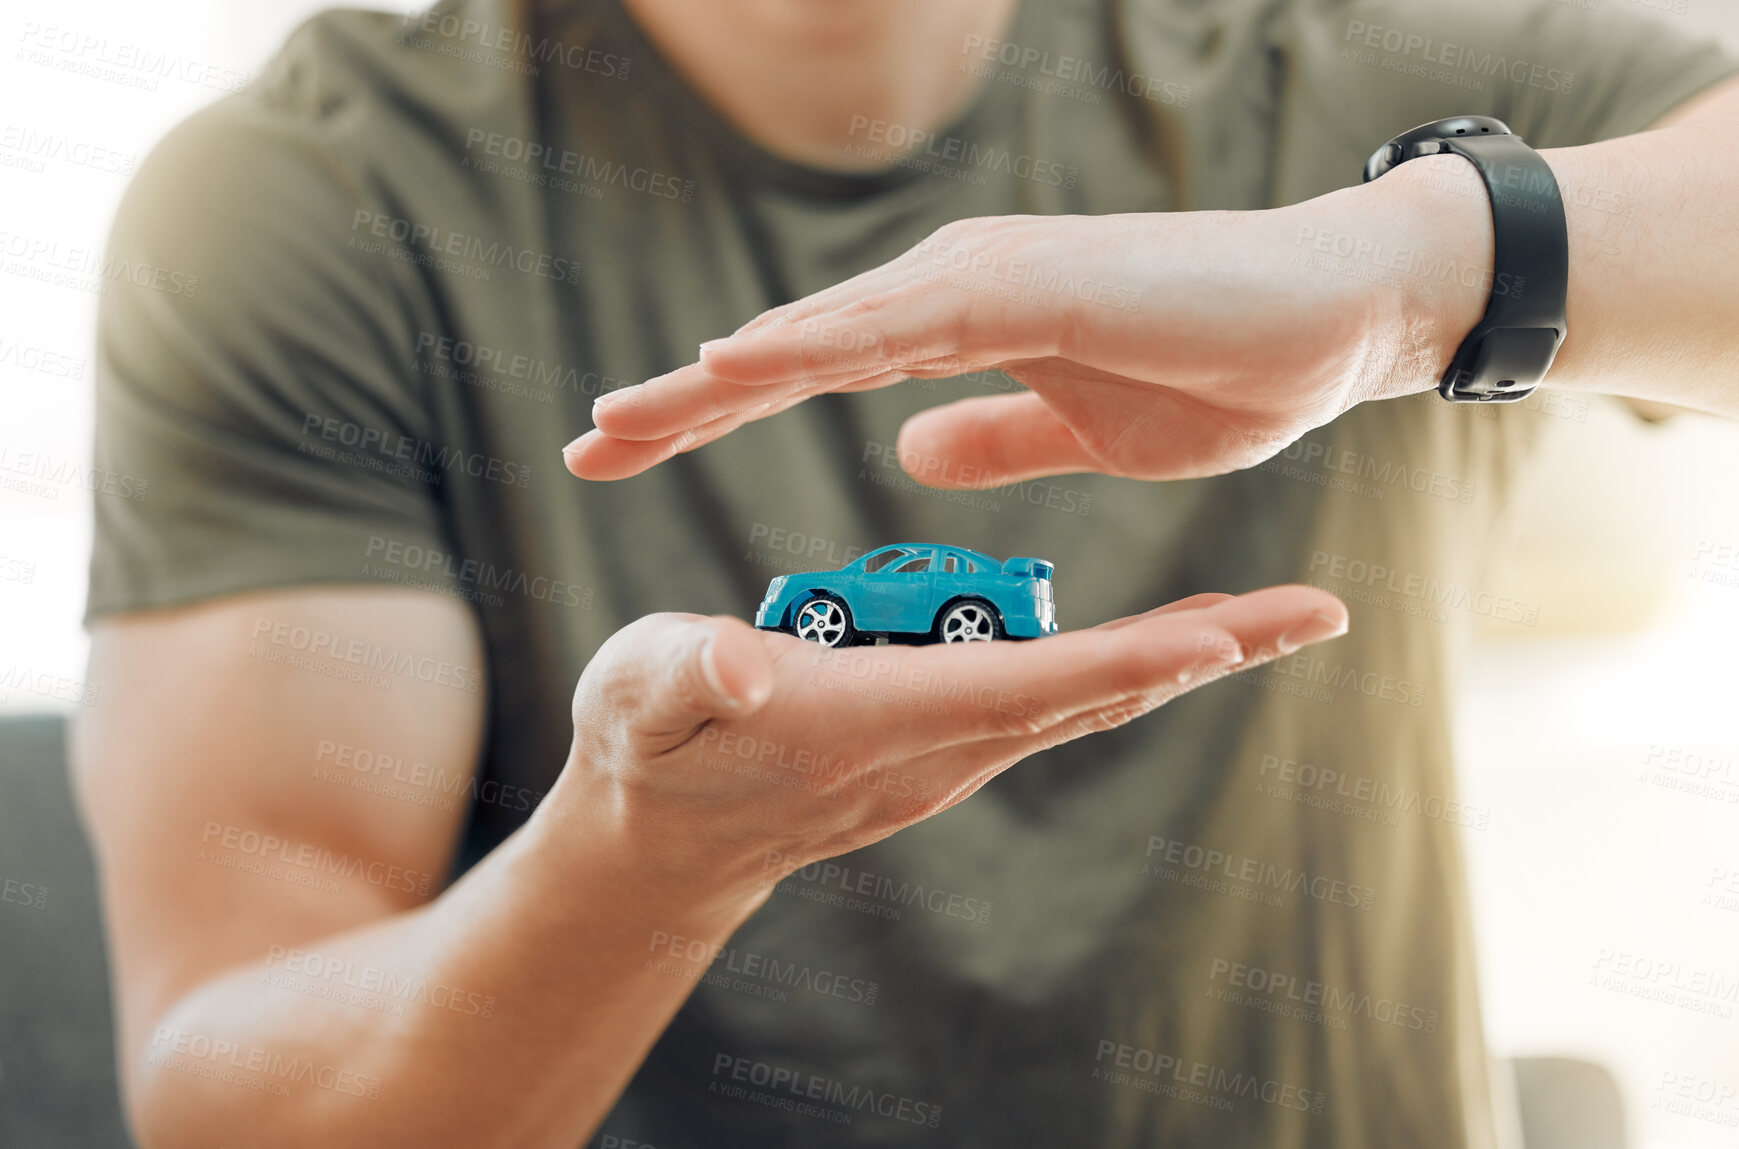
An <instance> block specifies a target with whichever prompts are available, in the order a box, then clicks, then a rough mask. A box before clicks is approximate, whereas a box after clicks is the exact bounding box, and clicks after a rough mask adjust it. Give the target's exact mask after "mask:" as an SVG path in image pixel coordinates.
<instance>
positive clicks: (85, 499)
mask: <svg viewBox="0 0 1739 1149" xmlns="http://www.w3.org/2000/svg"><path fill="white" fill-rule="evenodd" d="M1597 2H1598V3H1604V4H1612V5H1614V6H1625V5H1628V6H1631V7H1635V6H1638V4H1639V3H1640V0H1597ZM324 6H325V5H321V4H317V3H313V2H309V0H247V2H245V3H244V2H243V0H157V2H156V3H153V4H151V5H149V6H142V5H138V4H133V3H119V2H115V0H59V2H57V3H54V4H48V3H45V2H30V0H25V2H13V3H9V4H7V5H6V6H5V9H4V14H3V15H0V37H4V40H5V45H6V48H5V55H4V59H5V61H6V62H5V64H4V66H3V67H0V109H4V110H3V111H0V204H3V205H4V212H0V714H5V713H30V712H38V713H40V712H48V711H61V712H70V711H71V710H72V709H73V708H74V706H75V705H76V703H77V700H78V699H79V698H80V696H81V695H82V692H83V683H82V678H83V667H84V659H85V650H86V638H85V635H84V634H83V632H82V631H81V629H80V625H79V617H80V613H81V611H82V607H83V600H84V589H85V563H86V558H87V554H88V548H89V540H90V500H91V497H92V496H91V494H90V493H89V492H88V490H87V489H86V484H87V479H86V478H85V476H86V475H87V474H88V470H87V466H88V456H89V439H90V428H91V389H90V385H91V371H92V359H93V355H92V338H93V336H92V332H93V328H94V321H95V315H96V304H97V296H96V294H94V291H95V284H96V283H98V282H100V279H99V278H98V277H96V276H95V275H94V274H93V273H92V271H91V270H90V267H91V264H92V261H100V258H101V252H102V248H103V243H104V239H105V236H106V234H107V229H108V223H109V219H110V217H111V215H112V214H113V211H114V208H115V205H116V202H117V200H118V198H119V196H120V195H121V192H122V190H123V189H124V188H125V186H126V182H127V177H128V174H129V173H130V172H131V171H132V169H133V167H134V166H135V165H136V164H137V162H138V161H139V159H141V158H142V157H143V156H144V154H145V153H146V152H148V151H149V149H150V148H151V146H152V144H153V143H154V142H155V141H156V140H157V139H158V138H159V137H160V136H161V135H162V134H163V133H164V132H166V131H167V130H168V129H169V128H170V127H172V126H173V125H174V124H175V123H176V122H178V121H179V120H181V119H182V118H183V117H184V116H186V115H187V114H188V113H189V112H191V111H192V110H193V109H194V108H196V107H199V106H200V105H202V104H204V103H207V102H209V101H211V100H214V99H217V98H220V97H221V96H222V95H223V94H224V93H225V92H226V91H227V90H231V89H233V88H234V87H236V86H237V85H238V84H240V83H242V82H245V80H246V78H247V77H248V76H250V75H251V74H252V73H253V72H254V71H256V70H257V69H258V67H259V66H260V64H261V63H262V62H263V61H264V60H265V59H266V57H267V56H268V55H269V54H270V53H271V52H272V51H273V49H274V48H275V47H276V46H277V44H278V43H279V42H280V41H281V40H282V39H283V37H284V36H285V35H286V34H287V33H288V32H289V31H290V30H291V29H292V28H293V27H294V26H295V25H296V24H297V23H298V22H300V21H301V20H302V19H303V18H304V17H305V16H307V15H308V14H310V13H312V12H313V11H315V10H316V9H318V8H320V7H324ZM379 6H380V7H384V8H388V9H391V10H394V11H399V12H403V11H409V10H411V8H413V7H417V6H416V5H400V6H395V5H392V4H385V5H379ZM1575 6H1576V7H1583V8H1588V7H1593V4H1592V3H1584V2H1582V0H1577V3H1576V4H1575ZM1641 6H1642V7H1647V8H1651V9H1656V10H1658V11H1659V12H1660V18H1662V19H1666V20H1685V21H1690V22H1693V23H1694V24H1697V25H1700V26H1704V27H1708V28H1711V29H1714V30H1716V31H1717V32H1719V33H1721V34H1722V35H1724V36H1725V37H1726V38H1727V41H1728V43H1729V45H1730V46H1731V47H1732V48H1733V50H1735V51H1739V3H1735V2H1734V0H1647V2H1646V3H1641ZM45 43H47V44H51V45H53V47H52V48H50V49H45V48H44V47H43V45H44V44H45ZM98 266H100V264H98ZM1496 414H1498V413H1496V412H1480V413H1477V415H1476V417H1477V416H1492V415H1496ZM1503 414H1505V415H1511V414H1514V415H1515V416H1516V417H1525V418H1531V419H1538V420H1540V421H1541V423H1542V424H1543V425H1544V426H1545V427H1546V429H1547V440H1546V447H1545V450H1544V451H1543V452H1542V453H1541V455H1540V457H1539V459H1538V460H1537V462H1536V463H1535V465H1534V467H1533V471H1532V473H1531V474H1530V476H1529V477H1528V481H1527V482H1526V483H1525V484H1524V485H1523V491H1522V495H1521V498H1520V500H1519V502H1518V504H1517V506H1516V507H1515V513H1514V514H1513V515H1512V517H1511V521H1510V526H1509V536H1510V537H1509V539H1508V547H1507V552H1506V553H1507V555H1508V557H1507V559H1506V560H1505V562H1504V563H1503V564H1502V565H1501V567H1499V568H1498V569H1496V570H1493V571H1491V572H1490V575H1489V578H1488V581H1487V583H1486V586H1485V588H1484V589H1486V590H1488V591H1491V592H1493V593H1496V594H1500V595H1505V596H1507V597H1509V598H1511V599H1513V600H1515V601H1517V602H1519V603H1522V604H1526V605H1527V606H1528V608H1529V610H1530V611H1532V610H1533V609H1534V608H1537V615H1536V624H1535V625H1533V626H1526V625H1518V624H1515V623H1504V622H1495V621H1493V622H1486V623H1484V624H1483V629H1482V630H1481V631H1480V632H1479V634H1478V638H1477V641H1476V642H1475V643H1474V645H1473V646H1472V648H1471V649H1470V650H1469V651H1468V652H1467V657H1466V659H1465V662H1464V667H1463V681H1462V683H1461V704H1460V712H1459V714H1460V717H1459V728H1458V738H1459V748H1460V756H1461V760H1462V770H1463V797H1464V798H1465V800H1466V801H1468V802H1469V803H1471V804H1473V805H1474V806H1476V807H1480V808H1484V809H1488V810H1489V811H1490V816H1489V819H1488V820H1487V821H1486V824H1485V826H1484V828H1483V829H1469V830H1468V831H1466V842H1467V850H1468V857H1469V862H1470V868H1471V874H1472V882H1473V900H1474V908H1475V914H1476V918H1477V921H1478V924H1479V936H1478V942H1479V945H1480V953H1481V964H1482V972H1483V977H1484V993H1485V1008H1486V1014H1487V1018H1488V1026H1489V1031H1490V1036H1491V1039H1492V1043H1493V1046H1494V1052H1495V1053H1497V1054H1499V1055H1500V1056H1504V1057H1517V1056H1549V1055H1564V1056H1574V1057H1582V1058H1587V1059H1590V1060H1594V1061H1598V1062H1600V1063H1602V1064H1604V1065H1606V1066H1607V1067H1609V1068H1610V1069H1611V1070H1612V1071H1613V1072H1614V1074H1615V1075H1616V1076H1617V1078H1618V1081H1619V1084H1620V1086H1621V1089H1622V1091H1623V1095H1624V1099H1625V1103H1626V1109H1627V1113H1628V1124H1629V1134H1630V1138H1631V1143H1632V1144H1634V1145H1639V1146H1643V1147H1645V1149H1677V1147H1685V1149H1689V1147H1693V1146H1695V1147H1703V1146H1739V1019H1736V1018H1735V1017H1734V1014H1735V1013H1739V425H1732V424H1726V423H1722V422H1720V421H1717V420H1714V419H1710V418H1706V417H1703V416H1697V415H1684V416H1679V417H1676V418H1673V419H1670V420H1667V421H1664V422H1661V423H1658V424H1647V423H1643V422H1641V421H1639V420H1638V419H1636V418H1635V417H1633V416H1632V415H1631V414H1630V413H1629V412H1627V411H1625V410H1623V409H1622V408H1620V407H1619V406H1618V405H1616V404H1612V403H1607V402H1603V401H1593V402H1587V401H1583V400H1580V399H1576V400H1573V401H1568V402H1553V403H1540V404H1536V405H1535V406H1534V407H1533V409H1532V410H1529V411H1526V412H1525V413H1523V412H1504V413H1503ZM0 765H3V764H0ZM5 965H6V959H5V954H4V953H3V952H0V980H4V978H5V976H6V968H5ZM14 1037H15V1035H9V1034H6V1033H4V1032H0V1094H3V1093H4V1091H5V1089H6V1076H5V1063H6V1061H7V1059H8V1058H9V1057H17V1056H20V1055H21V1051H19V1050H17V1049H7V1048H6V1044H7V1043H9V1042H11V1041H12V1040H13V1039H14ZM1699 1099H1701V1100H1699Z"/></svg>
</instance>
